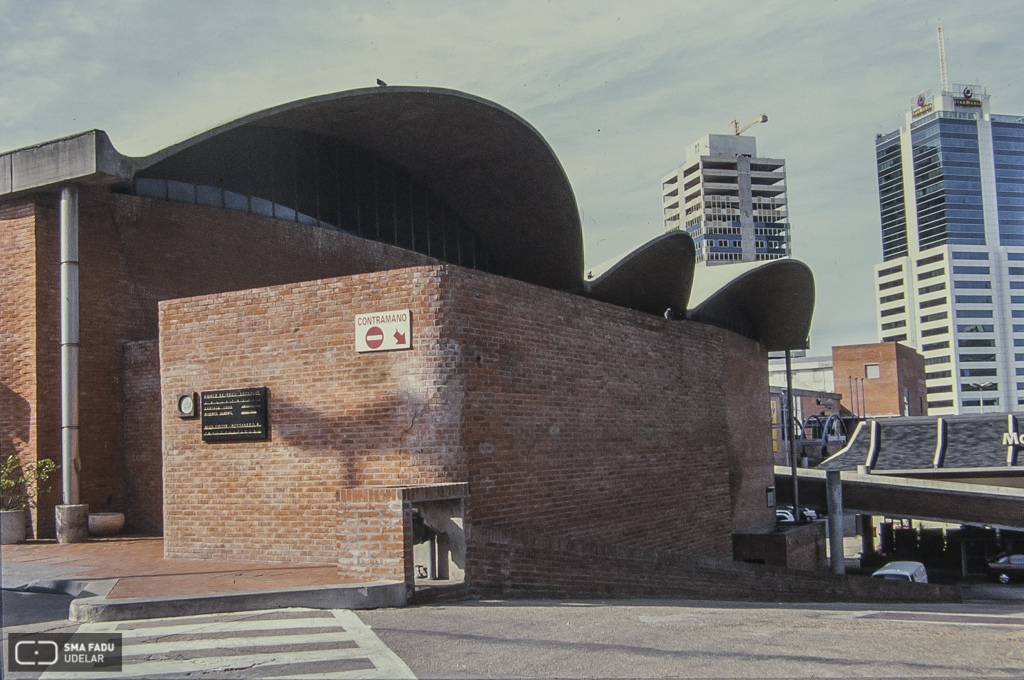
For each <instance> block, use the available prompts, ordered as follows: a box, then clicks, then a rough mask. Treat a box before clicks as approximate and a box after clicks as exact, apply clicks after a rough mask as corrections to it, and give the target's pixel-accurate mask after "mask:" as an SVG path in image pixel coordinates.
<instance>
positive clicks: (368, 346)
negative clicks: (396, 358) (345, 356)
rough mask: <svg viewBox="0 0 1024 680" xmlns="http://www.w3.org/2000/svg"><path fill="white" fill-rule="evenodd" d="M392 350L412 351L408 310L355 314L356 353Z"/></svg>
mask: <svg viewBox="0 0 1024 680" xmlns="http://www.w3.org/2000/svg"><path fill="white" fill-rule="evenodd" d="M393 349H412V312H411V311H410V310H408V309H396V310H392V311H390V312H370V313H369V314H356V351H357V352H386V351H388V350H393Z"/></svg>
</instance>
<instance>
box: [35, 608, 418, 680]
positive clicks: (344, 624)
mask: <svg viewBox="0 0 1024 680" xmlns="http://www.w3.org/2000/svg"><path fill="white" fill-rule="evenodd" d="M279 612H284V613H289V614H293V615H294V614H301V613H302V612H309V614H310V615H309V616H300V617H299V618H287V619H270V620H259V621H253V620H247V619H245V618H241V619H237V620H224V619H225V618H227V617H231V618H232V619H236V618H237V617H238V616H239V614H230V615H229V614H209V615H203V616H188V617H180V618H166V619H144V620H135V621H109V622H103V623H86V624H83V625H81V626H80V627H79V628H78V632H79V633H114V632H116V633H121V635H122V640H123V641H124V649H123V657H124V664H123V668H122V673H121V675H123V676H124V677H126V678H128V677H146V676H153V675H167V676H173V675H187V674H199V673H201V674H211V673H212V674H216V673H219V672H230V673H232V674H233V675H235V676H237V677H245V675H244V673H245V671H251V673H250V674H251V675H252V676H258V677H260V678H268V679H269V678H276V679H283V678H302V679H303V680H317V679H323V680H327V679H330V678H338V679H342V678H381V679H385V678H412V679H413V680H415V678H416V676H415V675H413V672H412V671H411V670H410V669H409V667H408V666H407V665H406V664H405V662H403V661H402V660H401V659H400V658H399V657H398V655H396V654H395V653H394V652H392V651H391V650H390V649H389V648H388V647H387V645H385V644H384V643H383V642H382V641H381V640H380V638H378V637H377V636H376V635H375V634H374V633H373V631H372V630H370V628H369V626H367V625H366V624H364V623H363V622H362V621H360V620H359V617H357V616H356V615H355V614H353V613H352V612H351V611H349V610H347V609H334V610H330V612H329V613H330V614H331V616H329V617H324V616H323V613H322V612H321V611H320V610H312V609H277V610H265V611H256V612H244V613H241V615H242V616H243V617H244V616H253V617H257V616H262V615H267V614H275V613H279ZM314 614H315V615H317V616H315V615H314ZM153 624H157V625H153ZM311 628H313V629H317V630H316V631H315V632H312V631H308V629H311ZM324 629H332V630H328V631H325V630H324ZM261 632H262V633H263V634H259V633H261ZM267 633H271V634H267ZM178 635H180V636H195V635H203V636H210V637H207V638H203V639H198V640H169V641H161V640H160V638H166V637H167V636H178ZM291 645H318V646H325V645H330V646H328V648H326V649H316V650H308V651H288V647H289V646H291ZM274 647H280V648H282V649H281V651H274V649H273V648H274ZM253 648H256V649H253ZM233 650H238V653H237V654H232V653H231V652H232V651H233ZM203 651H209V652H210V654H209V655H206V656H204V655H203V654H202V652H203ZM175 656H178V657H179V658H174V657H175ZM145 657H150V658H145ZM153 657H156V658H153ZM360 661H362V662H363V663H364V664H365V665H367V666H369V665H370V664H372V667H370V668H363V669H359V668H352V667H351V664H352V663H353V662H356V663H359V662H360ZM332 663H337V664H338V665H339V666H342V667H343V666H348V668H347V669H344V670H343V669H342V668H338V669H337V670H332V669H330V665H331V664H332ZM310 664H316V667H314V668H311V667H310ZM321 668H327V670H322V671H321V670H320V669H321ZM311 671H312V672H311ZM82 677H83V675H82V673H56V672H53V673H43V675H42V676H41V679H40V680H59V679H64V678H66V679H68V680H73V679H77V680H81V678H82Z"/></svg>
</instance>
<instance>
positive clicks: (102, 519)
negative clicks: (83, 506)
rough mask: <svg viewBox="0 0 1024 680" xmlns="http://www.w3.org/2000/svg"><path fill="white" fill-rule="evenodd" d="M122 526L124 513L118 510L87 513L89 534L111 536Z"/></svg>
mask: <svg viewBox="0 0 1024 680" xmlns="http://www.w3.org/2000/svg"><path fill="white" fill-rule="evenodd" d="M123 526H124V514H123V513H120V512H92V513H89V535H90V536H113V535H114V534H116V533H117V532H119V531H120V530H121V527H123Z"/></svg>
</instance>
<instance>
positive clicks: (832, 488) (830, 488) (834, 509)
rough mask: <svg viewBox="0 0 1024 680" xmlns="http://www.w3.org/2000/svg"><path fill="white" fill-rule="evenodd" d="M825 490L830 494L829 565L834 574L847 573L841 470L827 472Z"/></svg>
mask: <svg viewBox="0 0 1024 680" xmlns="http://www.w3.org/2000/svg"><path fill="white" fill-rule="evenodd" d="M825 492H826V494H827V496H828V549H829V554H830V558H829V565H830V566H831V567H832V573H833V574H845V573H846V556H845V550H844V549H843V483H842V480H841V478H840V472H839V470H827V471H826V472H825Z"/></svg>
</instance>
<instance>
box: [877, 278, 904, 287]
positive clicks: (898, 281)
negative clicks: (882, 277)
mask: <svg viewBox="0 0 1024 680" xmlns="http://www.w3.org/2000/svg"><path fill="white" fill-rule="evenodd" d="M902 285H903V279H896V280H895V281H889V282H887V283H880V284H878V290H889V289H890V288H898V287H900V286H902Z"/></svg>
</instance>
